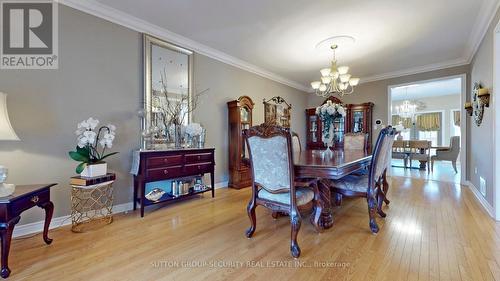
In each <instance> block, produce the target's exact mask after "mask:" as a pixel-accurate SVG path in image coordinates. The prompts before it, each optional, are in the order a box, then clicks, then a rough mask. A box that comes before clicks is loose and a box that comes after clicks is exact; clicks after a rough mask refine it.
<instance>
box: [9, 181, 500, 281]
mask: <svg viewBox="0 0 500 281" xmlns="http://www.w3.org/2000/svg"><path fill="white" fill-rule="evenodd" d="M249 192H250V190H249V189H245V190H231V189H229V190H228V189H219V190H217V192H216V198H214V199H212V198H210V197H209V196H205V197H204V198H202V199H194V200H190V201H185V202H182V203H179V204H175V205H171V206H168V207H164V208H161V209H158V210H156V211H154V212H147V213H146V216H145V217H144V218H143V219H141V218H140V217H139V214H138V213H129V214H122V215H117V216H116V217H115V221H114V222H113V223H112V224H111V225H109V226H106V227H103V228H101V229H99V230H95V231H92V232H88V233H82V234H75V233H72V232H71V231H70V230H69V227H63V228H60V229H57V230H54V231H51V237H52V238H54V242H53V243H52V245H50V246H46V245H45V244H44V243H43V241H42V239H41V236H40V235H37V236H35V237H31V238H27V239H24V240H15V241H13V244H12V248H11V255H10V267H11V269H12V274H11V277H10V278H9V279H10V280H273V281H274V280H292V279H293V280H494V279H496V280H500V266H499V265H500V224H498V223H495V222H494V221H493V220H492V219H490V218H489V217H488V216H487V214H486V213H485V212H483V210H482V209H481V208H480V206H479V205H478V203H477V202H476V201H475V199H474V197H473V194H472V193H471V192H470V191H469V190H468V189H467V188H465V187H460V185H456V184H452V183H446V182H437V181H424V180H419V179H410V178H402V177H393V178H392V179H391V188H390V191H389V199H390V200H391V201H392V202H391V204H390V205H389V207H386V208H385V210H386V212H387V214H388V215H387V218H386V219H378V222H379V225H380V232H379V233H378V235H373V234H371V232H370V230H369V227H368V214H367V205H366V202H365V201H364V200H362V199H355V200H344V204H343V206H342V207H340V208H335V211H334V219H335V222H334V226H333V228H332V229H330V230H328V231H326V232H324V233H321V234H318V233H316V232H315V230H314V228H313V226H312V225H311V224H310V223H309V221H308V220H306V218H305V217H303V221H302V229H301V231H300V233H299V245H300V247H301V249H302V255H301V257H300V259H298V260H294V259H293V258H291V256H290V252H289V236H290V224H289V220H288V219H287V218H286V217H281V218H279V219H277V220H273V219H272V218H271V214H270V212H269V211H267V210H265V209H264V208H262V207H258V208H257V230H256V232H255V235H254V238H252V239H247V238H245V235H244V231H245V229H246V228H247V227H248V226H249V220H248V217H247V215H246V210H245V207H246V204H247V201H248V199H249V198H250V193H249ZM188 262H191V263H192V264H191V265H192V266H193V268H186V267H183V265H186V263H188ZM203 262H207V265H203V264H201V263H203ZM237 262H240V263H241V264H237ZM247 262H249V263H247ZM196 263H198V264H196ZM211 263H218V264H215V265H214V266H212V265H213V264H211ZM223 263H225V264H223ZM289 263H291V264H289ZM223 265H225V266H226V267H223ZM221 266H222V267H221ZM266 266H267V267H266ZM300 266H303V267H300ZM306 266H311V267H306Z"/></svg>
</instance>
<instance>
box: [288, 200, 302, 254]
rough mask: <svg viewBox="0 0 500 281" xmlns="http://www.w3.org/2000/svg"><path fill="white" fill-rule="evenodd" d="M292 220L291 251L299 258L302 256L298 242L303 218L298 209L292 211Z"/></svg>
mask: <svg viewBox="0 0 500 281" xmlns="http://www.w3.org/2000/svg"><path fill="white" fill-rule="evenodd" d="M290 222H291V223H292V232H291V241H290V242H291V244H290V252H291V253H292V257H294V258H298V257H299V256H300V247H299V244H298V243H297V235H298V234H299V230H300V225H301V218H300V213H299V212H298V211H297V210H292V212H290Z"/></svg>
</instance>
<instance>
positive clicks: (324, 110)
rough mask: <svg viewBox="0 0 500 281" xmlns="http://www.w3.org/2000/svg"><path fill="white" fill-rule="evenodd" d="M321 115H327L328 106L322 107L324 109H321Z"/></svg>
mask: <svg viewBox="0 0 500 281" xmlns="http://www.w3.org/2000/svg"><path fill="white" fill-rule="evenodd" d="M321 113H322V114H325V113H326V106H322V107H321Z"/></svg>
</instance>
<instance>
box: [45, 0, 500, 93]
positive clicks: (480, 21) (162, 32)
mask: <svg viewBox="0 0 500 281" xmlns="http://www.w3.org/2000/svg"><path fill="white" fill-rule="evenodd" d="M54 1H56V2H58V3H60V4H63V5H65V6H68V7H71V8H74V9H76V10H79V11H82V12H85V13H87V14H90V15H93V16H96V17H99V18H102V19H104V20H107V21H110V22H112V23H115V24H118V25H121V26H124V27H127V28H129V29H131V30H134V31H137V32H141V33H147V34H150V35H152V36H155V37H158V38H160V39H163V40H166V41H169V42H171V43H174V44H177V45H180V46H182V47H185V48H188V49H191V50H193V51H194V52H196V53H199V54H202V55H205V56H207V57H210V58H212V59H215V60H218V61H220V62H223V63H226V64H228V65H231V66H234V67H237V68H240V69H243V70H245V71H248V72H251V73H254V74H256V75H259V76H262V77H264V78H267V79H270V80H272V81H275V82H278V83H281V84H284V85H287V86H290V87H292V88H295V89H297V90H300V91H303V92H307V93H312V92H314V91H313V90H312V89H311V88H310V87H309V86H308V85H304V84H302V83H299V82H296V81H293V80H290V79H287V78H285V77H283V76H281V75H279V74H276V73H273V72H271V71H268V70H266V69H264V68H261V67H259V66H256V65H254V64H251V63H249V62H246V61H244V60H241V59H238V58H236V57H234V56H231V55H229V54H226V53H224V52H221V51H218V50H216V49H214V48H212V47H209V46H207V45H204V44H201V43H199V42H196V41H194V40H191V39H189V38H187V37H184V36H182V35H179V34H177V33H174V32H172V31H169V30H167V29H165V28H162V27H160V26H157V25H154V24H152V23H149V22H147V21H145V20H142V19H140V18H137V17H134V16H132V15H130V14H128V13H125V12H122V11H120V10H117V9H115V8H112V7H110V6H107V5H104V4H102V3H99V2H97V1H96V0H54ZM499 7H500V0H485V2H483V4H482V5H481V8H480V11H479V13H478V18H477V20H476V22H475V24H474V27H473V30H472V32H471V34H470V36H469V40H468V41H467V45H466V49H465V51H464V54H463V56H462V57H461V58H458V59H455V60H450V61H445V62H440V63H435V64H429V65H424V66H418V67H413V68H408V69H404V70H399V71H394V72H388V73H383V74H377V75H373V76H368V77H361V79H360V84H363V83H369V82H374V81H380V80H385V79H391V78H396V77H401V76H408V75H414V74H419V73H424V72H429V71H435V70H440V69H445V68H450V67H456V66H462V65H467V64H470V63H471V61H472V59H473V58H474V55H475V54H476V52H477V50H478V48H479V46H480V44H481V42H482V40H483V38H484V36H485V35H486V33H487V31H488V28H489V25H490V24H491V22H492V21H493V19H494V17H495V15H496V12H497V10H498V8H499ZM482 15H484V16H482Z"/></svg>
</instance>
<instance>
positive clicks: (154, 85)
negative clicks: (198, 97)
mask: <svg viewBox="0 0 500 281" xmlns="http://www.w3.org/2000/svg"><path fill="white" fill-rule="evenodd" d="M143 53H144V57H143V64H144V117H143V121H142V131H143V132H142V147H143V148H151V147H150V146H151V145H152V146H153V147H154V146H155V144H162V145H164V146H167V147H169V146H173V147H178V144H177V142H180V138H181V136H180V128H181V126H185V125H187V124H189V122H191V112H192V108H191V107H192V89H193V86H192V83H193V52H192V51H191V50H188V49H185V48H182V47H179V46H177V45H174V44H171V43H168V42H165V41H163V40H161V39H158V38H155V37H153V36H150V35H147V34H143ZM148 143H149V144H148ZM167 147H166V148H167Z"/></svg>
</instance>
